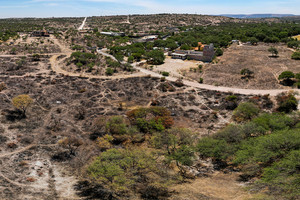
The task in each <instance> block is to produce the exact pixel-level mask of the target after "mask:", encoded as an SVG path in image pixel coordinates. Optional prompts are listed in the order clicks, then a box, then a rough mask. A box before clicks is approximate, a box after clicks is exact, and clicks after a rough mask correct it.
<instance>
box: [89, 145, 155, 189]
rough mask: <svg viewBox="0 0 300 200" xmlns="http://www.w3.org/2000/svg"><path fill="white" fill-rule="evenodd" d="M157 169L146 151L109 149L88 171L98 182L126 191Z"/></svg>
mask: <svg viewBox="0 0 300 200" xmlns="http://www.w3.org/2000/svg"><path fill="white" fill-rule="evenodd" d="M155 169H156V168H155V160H154V159H153V158H152V157H151V156H150V154H147V153H145V152H144V151H140V150H127V149H109V150H107V151H105V152H103V153H102V154H101V156H99V157H97V158H96V159H95V160H94V161H93V162H92V163H91V164H90V165H89V167H88V169H87V172H88V174H89V176H90V177H91V178H92V179H94V181H95V182H97V183H101V184H105V185H107V186H108V187H110V188H112V189H114V190H117V191H126V190H128V189H129V187H132V186H134V184H135V183H136V182H137V181H138V179H139V177H140V176H141V175H143V174H144V173H146V172H148V173H149V171H154V170H155Z"/></svg>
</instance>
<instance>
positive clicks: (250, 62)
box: [186, 44, 300, 89]
mask: <svg viewBox="0 0 300 200" xmlns="http://www.w3.org/2000/svg"><path fill="white" fill-rule="evenodd" d="M270 46H271V45H268V44H259V45H258V46H246V45H232V46H231V47H230V48H228V49H226V50H225V52H224V55H223V56H221V57H220V60H219V62H218V63H217V64H206V65H205V67H204V71H203V73H202V74H199V73H198V72H197V73H194V72H188V73H187V74H186V76H187V77H190V78H193V79H195V80H197V81H198V80H199V78H200V77H202V78H203V79H204V83H205V84H209V85H217V86H227V87H234V88H245V89H284V88H285V89H286V87H284V86H282V85H280V84H279V82H278V80H277V78H278V75H279V74H280V73H281V72H283V71H286V70H289V71H293V72H294V73H299V72H300V61H297V60H292V59H291V55H292V53H293V51H292V50H291V49H288V48H287V47H286V46H285V45H281V44H276V45H274V47H275V48H277V49H278V51H279V54H278V55H279V57H270V56H271V54H270V53H269V52H268V49H269V48H270ZM245 68H248V69H250V70H251V71H253V72H254V78H251V79H242V78H241V74H240V73H241V70H242V69H245Z"/></svg>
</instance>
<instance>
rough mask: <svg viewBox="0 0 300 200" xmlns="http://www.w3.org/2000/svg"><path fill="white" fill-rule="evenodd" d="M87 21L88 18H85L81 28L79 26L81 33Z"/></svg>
mask: <svg viewBox="0 0 300 200" xmlns="http://www.w3.org/2000/svg"><path fill="white" fill-rule="evenodd" d="M86 19H87V17H86V18H84V20H83V22H82V24H81V26H79V28H78V30H79V31H80V30H82V29H83V27H84V26H85V22H86Z"/></svg>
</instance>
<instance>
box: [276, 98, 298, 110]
mask: <svg viewBox="0 0 300 200" xmlns="http://www.w3.org/2000/svg"><path fill="white" fill-rule="evenodd" d="M276 100H277V103H278V105H279V106H278V108H277V110H278V111H279V112H285V113H290V112H292V111H293V110H297V107H298V101H297V99H296V97H295V96H294V95H293V94H288V95H280V96H277V99H276Z"/></svg>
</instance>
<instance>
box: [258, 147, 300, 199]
mask: <svg viewBox="0 0 300 200" xmlns="http://www.w3.org/2000/svg"><path fill="white" fill-rule="evenodd" d="M299 163H300V150H294V151H291V152H290V153H289V154H288V155H287V156H286V157H285V158H283V159H282V160H280V161H279V162H276V163H274V164H273V165H272V166H270V167H267V168H265V169H264V170H263V174H262V178H261V181H260V182H262V183H264V184H266V185H268V186H269V187H272V188H273V191H274V192H275V193H279V194H280V193H282V191H283V192H284V193H285V196H287V197H288V198H291V199H293V197H295V196H300V191H299V181H300V176H299Z"/></svg>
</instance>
